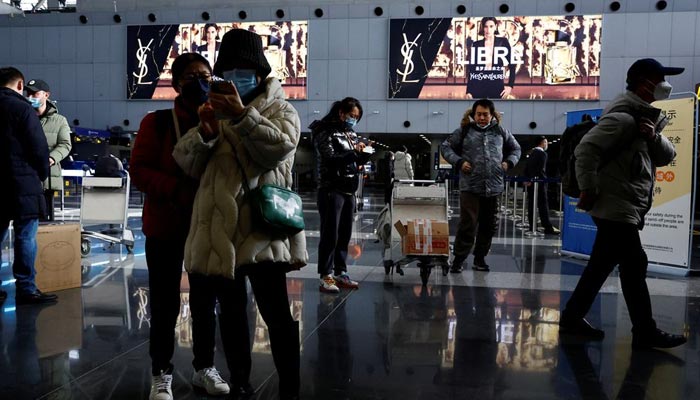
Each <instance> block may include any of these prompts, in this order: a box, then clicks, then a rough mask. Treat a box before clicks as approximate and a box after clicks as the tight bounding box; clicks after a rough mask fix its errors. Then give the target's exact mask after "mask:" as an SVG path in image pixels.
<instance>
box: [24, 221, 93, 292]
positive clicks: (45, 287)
mask: <svg viewBox="0 0 700 400" xmlns="http://www.w3.org/2000/svg"><path fill="white" fill-rule="evenodd" d="M36 244H37V253H36V261H35V262H34V268H36V285H37V287H38V288H39V290H41V291H42V292H54V291H57V290H63V289H72V288H77V287H80V284H81V282H80V225H79V224H60V225H58V224H51V225H40V226H39V230H38V232H37V234H36Z"/></svg>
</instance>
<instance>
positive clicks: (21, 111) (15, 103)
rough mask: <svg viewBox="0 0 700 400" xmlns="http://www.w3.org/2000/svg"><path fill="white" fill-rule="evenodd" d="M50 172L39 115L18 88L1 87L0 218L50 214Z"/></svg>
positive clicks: (47, 149) (23, 217)
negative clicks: (47, 196)
mask: <svg viewBox="0 0 700 400" xmlns="http://www.w3.org/2000/svg"><path fill="white" fill-rule="evenodd" d="M48 176H49V145H48V144H47V143H46V136H44V131H43V130H42V129H41V123H40V122H39V117H37V116H36V111H34V109H33V108H32V106H30V105H29V102H28V101H27V100H26V99H25V98H24V97H22V95H20V94H19V93H17V92H15V91H14V90H11V89H8V88H5V87H0V182H2V185H3V193H2V196H0V219H4V220H9V219H11V220H16V219H29V218H39V217H42V216H44V215H46V202H45V200H44V195H43V192H44V189H43V186H42V182H43V181H44V179H46V178H47V177H48Z"/></svg>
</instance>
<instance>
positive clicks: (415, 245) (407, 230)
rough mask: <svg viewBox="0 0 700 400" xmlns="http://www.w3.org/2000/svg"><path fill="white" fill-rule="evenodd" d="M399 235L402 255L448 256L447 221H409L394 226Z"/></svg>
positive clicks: (448, 234) (448, 236) (448, 229)
mask: <svg viewBox="0 0 700 400" xmlns="http://www.w3.org/2000/svg"><path fill="white" fill-rule="evenodd" d="M394 226H395V227H396V230H397V231H398V232H399V235H401V250H402V251H403V254H404V255H449V254H450V228H449V225H448V224H447V221H438V220H434V219H409V220H408V221H407V222H406V225H404V224H403V223H402V222H401V221H396V223H395V224H394Z"/></svg>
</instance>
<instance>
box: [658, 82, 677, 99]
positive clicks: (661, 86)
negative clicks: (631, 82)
mask: <svg viewBox="0 0 700 400" xmlns="http://www.w3.org/2000/svg"><path fill="white" fill-rule="evenodd" d="M672 90H673V86H671V84H670V83H668V82H666V81H661V82H659V83H657V84H656V87H655V88H654V99H655V100H666V99H668V98H669V97H671V91H672Z"/></svg>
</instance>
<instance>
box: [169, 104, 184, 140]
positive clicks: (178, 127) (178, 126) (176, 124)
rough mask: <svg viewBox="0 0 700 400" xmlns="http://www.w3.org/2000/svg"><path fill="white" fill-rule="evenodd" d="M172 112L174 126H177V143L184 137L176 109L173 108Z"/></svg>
mask: <svg viewBox="0 0 700 400" xmlns="http://www.w3.org/2000/svg"><path fill="white" fill-rule="evenodd" d="M170 111H172V114H173V125H174V126H175V137H176V139H175V143H177V142H179V141H180V138H181V137H182V135H181V134H180V123H179V122H178V120H177V114H175V109H174V108H171V109H170Z"/></svg>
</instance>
